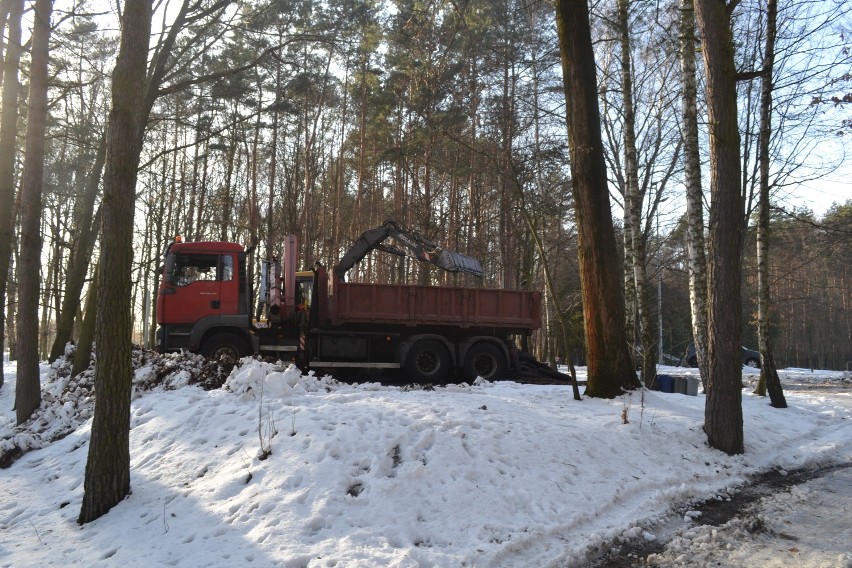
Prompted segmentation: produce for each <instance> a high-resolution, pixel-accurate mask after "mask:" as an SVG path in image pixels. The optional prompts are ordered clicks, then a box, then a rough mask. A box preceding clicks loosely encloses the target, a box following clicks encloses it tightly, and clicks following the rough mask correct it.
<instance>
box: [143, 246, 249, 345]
mask: <svg viewBox="0 0 852 568" xmlns="http://www.w3.org/2000/svg"><path fill="white" fill-rule="evenodd" d="M246 254H247V253H246V251H245V249H244V248H243V247H242V246H241V245H239V244H235V243H226V242H197V243H184V242H181V241H180V240H177V239H176V240H175V242H173V243H171V244H170V245H169V247H168V248H167V249H166V254H165V263H164V266H163V277H162V280H161V282H160V289H159V293H158V295H157V324H158V325H159V328H158V329H157V336H156V341H157V345H156V347H157V349H158V350H159V351H160V352H168V351H178V350H181V349H187V350H190V351H200V352H202V353H205V354H207V355H210V356H216V355H218V354H219V353H218V351H221V349H222V345H224V344H231V345H234V346H235V348H233V349H232V350H231V351H232V352H228V353H227V354H228V355H231V356H235V357H242V356H244V355H248V354H249V353H250V352H251V342H250V338H249V335H248V331H249V328H250V326H251V315H250V314H251V307H250V306H251V291H250V289H249V288H250V287H249V283H248V281H247V279H246ZM235 338H237V339H236V340H235Z"/></svg>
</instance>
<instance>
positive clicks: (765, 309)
mask: <svg viewBox="0 0 852 568" xmlns="http://www.w3.org/2000/svg"><path fill="white" fill-rule="evenodd" d="M777 20H778V0H768V1H767V4H766V53H765V55H764V60H763V75H762V76H761V86H760V139H759V140H758V162H759V165H760V199H759V200H758V210H757V217H758V222H757V287H758V292H757V342H758V347H759V349H760V380H759V381H758V386H757V390H758V392H759V393H760V394H766V392H765V391H766V389H767V388H768V390H769V399H770V404H771V405H772V406H774V407H775V408H787V400H786V398H785V397H784V390H783V389H782V388H781V379H780V378H779V377H778V369H777V368H776V366H775V356H774V354H773V352H772V339H771V334H770V330H771V326H770V321H769V307H770V306H771V302H770V289H769V141H770V140H769V139H770V137H771V135H772V85H773V81H772V73H773V71H774V69H775V37H776V35H777V31H778V30H777Z"/></svg>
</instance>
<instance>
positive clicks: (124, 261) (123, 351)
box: [78, 0, 151, 523]
mask: <svg viewBox="0 0 852 568" xmlns="http://www.w3.org/2000/svg"><path fill="white" fill-rule="evenodd" d="M122 24H123V25H122V32H121V47H120V50H119V53H118V59H117V61H116V65H115V71H114V72H113V77H112V108H111V110H110V113H109V123H108V126H107V150H106V166H105V172H104V199H103V223H102V226H101V259H100V264H99V268H100V270H99V274H98V281H97V287H98V291H97V294H98V297H99V301H98V312H97V323H96V326H95V328H96V329H95V343H96V345H97V364H96V366H95V396H96V402H95V416H94V419H93V422H92V435H91V442H90V444H89V455H88V461H87V463H86V477H85V481H84V487H83V489H84V494H83V503H82V506H81V510H80V516H79V518H78V522H79V523H87V522H89V521H92V520H95V519H97V518H98V517H100V516H101V515H103V514H104V513H106V512H107V511H109V510H110V509H111V508H112V507H113V506H114V505H116V504H117V503H119V502H120V501H121V500H122V499H123V498H124V497H125V495H127V494H128V492H129V491H130V391H131V379H132V368H131V362H130V350H131V344H130V333H131V313H130V312H131V305H130V290H131V282H130V275H131V272H132V269H133V267H132V260H133V210H134V197H135V189H136V176H137V172H138V169H139V154H140V152H141V150H142V139H143V136H144V132H145V128H144V124H145V119H146V117H147V112H146V110H147V109H149V108H150V107H146V106H145V101H146V99H145V96H146V70H147V69H146V63H147V58H148V38H149V35H150V33H151V3H150V2H149V1H148V0H126V2H125V8H124V19H123V21H122Z"/></svg>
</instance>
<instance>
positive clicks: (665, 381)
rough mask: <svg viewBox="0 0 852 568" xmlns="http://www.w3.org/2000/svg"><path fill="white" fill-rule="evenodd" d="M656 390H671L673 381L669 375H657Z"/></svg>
mask: <svg viewBox="0 0 852 568" xmlns="http://www.w3.org/2000/svg"><path fill="white" fill-rule="evenodd" d="M657 390H658V391H660V392H673V390H674V381H673V380H672V377H671V375H657Z"/></svg>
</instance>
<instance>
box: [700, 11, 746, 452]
mask: <svg viewBox="0 0 852 568" xmlns="http://www.w3.org/2000/svg"><path fill="white" fill-rule="evenodd" d="M737 3H738V0H732V2H731V3H730V4H728V3H726V2H725V1H724V0H697V1H696V3H695V8H696V16H697V19H698V26H699V30H700V32H701V37H702V48H703V49H702V53H703V55H704V69H705V75H706V77H707V87H706V89H707V107H708V124H709V128H710V195H711V201H710V246H709V250H710V263H709V271H708V272H709V279H708V286H709V295H710V303H709V344H708V359H709V361H710V368H709V375H708V377H707V385H706V389H707V399H706V402H705V407H704V432H705V433H706V434H707V439H708V442H709V443H710V445H711V446H712V447H714V448H716V449H719V450H722V451H723V452H725V453H727V454H731V455H733V454H741V453H743V451H744V444H743V409H742V354H741V349H742V341H741V336H742V307H741V303H740V294H741V289H740V288H741V282H740V278H741V269H740V255H741V252H742V241H743V229H744V227H743V225H744V222H743V219H744V215H743V208H744V203H743V197H742V193H741V191H740V179H741V175H740V171H741V168H742V164H741V162H740V132H739V126H738V124H737V89H736V80H737V70H736V67H735V65H734V43H733V38H732V34H731V13H732V11H733V9H734V7H735V6H736V5H737Z"/></svg>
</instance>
